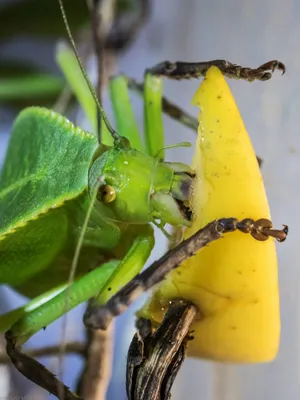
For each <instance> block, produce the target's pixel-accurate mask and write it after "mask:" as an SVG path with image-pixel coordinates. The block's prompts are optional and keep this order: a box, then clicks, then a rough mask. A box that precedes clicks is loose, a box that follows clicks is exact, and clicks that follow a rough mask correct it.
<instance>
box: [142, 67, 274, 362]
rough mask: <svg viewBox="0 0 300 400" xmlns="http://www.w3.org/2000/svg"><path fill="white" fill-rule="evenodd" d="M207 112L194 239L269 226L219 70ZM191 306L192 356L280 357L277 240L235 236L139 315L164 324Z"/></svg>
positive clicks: (202, 90)
mask: <svg viewBox="0 0 300 400" xmlns="http://www.w3.org/2000/svg"><path fill="white" fill-rule="evenodd" d="M193 104H195V105H197V106H199V107H200V109H201V112H200V115H199V129H198V139H197V143H196V151H195V155H194V159H193V168H194V169H195V171H196V173H197V181H196V184H195V187H194V194H193V200H192V207H193V210H194V212H195V214H196V219H195V222H194V223H193V226H192V227H191V228H189V229H187V230H186V231H185V237H189V236H190V235H191V234H193V233H194V232H195V231H197V230H198V229H200V228H201V227H203V226H205V225H206V224H207V223H208V222H211V221H212V220H214V219H218V218H223V217H235V218H238V219H243V218H253V219H259V218H270V211H269V206H268V201H267V198H266V194H265V189H264V185H263V180H262V176H261V173H260V170H259V167H258V163H257V160H256V157H255V153H254V150H253V148H252V145H251V142H250V139H249V136H248V134H247V131H246V129H245V127H244V124H243V121H242V119H241V116H240V114H239V111H238V108H237V106H236V104H235V101H234V98H233V96H232V94H231V92H230V89H229V87H228V85H227V83H226V81H225V79H224V77H223V76H222V74H221V72H220V71H219V70H218V69H217V68H215V67H212V68H211V69H210V70H209V71H208V73H207V75H206V78H205V79H204V81H203V82H202V84H201V86H200V87H199V89H198V91H197V92H196V94H195V97H194V99H193ZM178 298H183V299H187V300H191V301H192V302H193V303H194V304H195V305H196V306H197V307H198V310H199V313H200V316H199V319H198V320H197V321H196V322H195V323H194V324H193V326H192V330H194V332H193V336H194V340H193V341H191V342H190V344H189V347H188V354H189V355H190V356H193V357H202V358H207V359H214V360H219V361H228V362H241V363H242V362H246V363H250V362H266V361H271V360H272V359H274V357H275V356H276V354H277V351H278V346H279V337H280V313H279V294H278V277H277V258H276V250H275V244H274V240H273V239H268V240H267V241H265V242H259V241H257V240H255V239H254V238H252V237H251V236H250V235H248V234H244V233H241V232H234V233H228V234H226V235H225V236H224V238H222V239H220V240H218V241H217V242H214V243H212V244H210V245H209V246H207V247H206V248H204V249H203V250H200V251H199V252H198V253H197V254H196V256H194V257H192V258H190V259H189V260H187V261H186V262H184V263H183V265H181V266H180V268H179V269H177V270H175V271H173V273H171V274H170V275H169V276H168V278H167V279H166V280H165V281H164V282H163V283H162V284H161V285H160V286H159V287H158V288H157V289H156V290H155V292H154V294H153V295H152V298H151V299H150V301H149V302H148V303H147V304H146V305H145V306H144V308H143V309H142V310H141V311H140V312H139V315H140V316H143V317H146V318H150V319H152V321H153V322H154V323H158V322H160V321H161V320H162V317H163V314H164V312H165V310H166V307H167V304H168V301H169V300H171V299H178Z"/></svg>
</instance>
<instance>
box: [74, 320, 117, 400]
mask: <svg viewBox="0 0 300 400" xmlns="http://www.w3.org/2000/svg"><path fill="white" fill-rule="evenodd" d="M113 331H114V325H113V324H111V325H110V327H109V329H107V330H106V331H101V330H97V331H94V330H92V329H87V334H88V340H87V344H86V352H87V354H86V364H85V368H84V371H83V374H82V376H81V378H80V381H79V385H78V386H79V393H80V394H81V396H82V397H83V398H84V399H85V400H105V399H106V393H107V388H108V384H109V381H110V378H111V372H112V359H113V343H114V341H113V337H114V332H113Z"/></svg>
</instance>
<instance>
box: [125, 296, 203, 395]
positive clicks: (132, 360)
mask: <svg viewBox="0 0 300 400" xmlns="http://www.w3.org/2000/svg"><path fill="white" fill-rule="evenodd" d="M196 315H197V309H196V307H195V306H194V305H193V304H191V303H189V302H186V301H179V302H174V303H173V304H171V306H170V307H169V310H168V312H167V313H166V315H165V318H164V320H163V322H162V323H161V325H160V326H159V327H158V328H157V329H156V331H155V332H154V333H153V332H152V329H151V325H150V322H149V321H148V320H144V319H140V320H139V321H138V324H139V331H138V332H137V333H136V334H135V335H134V337H133V340H132V342H131V345H130V348H129V351H128V359H127V373H126V391H127V396H128V400H143V399H147V400H167V399H169V398H170V391H171V387H172V384H173V382H174V379H175V377H176V375H177V373H178V371H179V369H180V367H181V365H182V363H183V361H184V358H185V353H186V347H187V343H188V341H189V340H190V339H191V337H190V336H189V330H190V326H191V324H192V322H193V320H194V319H195V317H196Z"/></svg>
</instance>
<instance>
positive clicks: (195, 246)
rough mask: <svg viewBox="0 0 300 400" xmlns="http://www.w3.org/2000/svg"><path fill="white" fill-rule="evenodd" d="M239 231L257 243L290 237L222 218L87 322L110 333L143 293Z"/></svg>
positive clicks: (267, 226)
mask: <svg viewBox="0 0 300 400" xmlns="http://www.w3.org/2000/svg"><path fill="white" fill-rule="evenodd" d="M236 230H239V231H240V232H243V233H248V234H251V236H252V237H253V238H254V239H255V240H259V241H264V240H267V239H268V238H269V237H274V238H275V239H276V240H277V241H279V242H283V241H284V240H285V239H286V236H287V234H288V227H287V226H286V225H285V226H284V228H283V229H281V230H277V229H273V228H272V222H271V221H269V220H267V219H260V220H257V221H253V220H252V219H250V218H247V219H244V220H242V221H238V220H237V219H236V218H222V219H219V220H217V221H213V222H211V223H209V224H208V225H206V226H205V227H204V228H203V229H200V230H199V231H198V232H196V233H195V234H194V235H193V236H191V237H190V238H188V239H186V240H184V241H183V242H181V243H180V244H178V245H177V246H176V247H174V248H173V249H171V250H170V251H168V252H167V253H166V254H165V255H164V256H163V257H161V258H160V259H159V260H157V261H155V262H154V263H153V264H152V265H151V266H150V267H148V268H147V269H146V270H145V271H143V272H141V273H140V274H138V275H136V276H135V277H134V279H132V280H131V281H130V282H129V283H128V284H127V285H125V286H124V287H123V288H122V289H121V290H120V291H119V292H118V293H116V294H115V295H114V296H112V297H111V298H110V299H109V300H108V302H107V303H106V304H105V305H104V306H102V307H98V308H97V309H94V310H93V316H92V317H91V319H89V321H87V319H86V320H85V322H86V323H87V322H89V323H88V324H89V325H92V327H93V328H94V329H107V327H108V325H109V324H110V322H111V320H112V319H113V318H114V317H116V316H118V315H120V314H122V313H123V312H125V311H126V309H127V308H128V307H129V306H130V305H131V304H132V303H133V301H135V300H136V299H137V298H138V297H139V296H140V295H141V294H142V293H144V292H146V291H147V290H149V289H151V288H152V287H153V286H154V285H156V284H158V283H160V282H162V281H163V279H165V277H166V276H167V275H168V274H169V273H170V272H171V271H172V270H174V269H176V268H178V267H179V266H180V264H181V263H182V262H183V261H184V260H186V259H188V258H189V257H191V256H193V255H194V254H195V252H196V251H197V250H199V249H202V248H204V247H205V246H206V245H208V244H209V243H211V242H213V241H215V240H218V239H220V238H221V237H222V235H223V234H224V233H229V232H234V231H236Z"/></svg>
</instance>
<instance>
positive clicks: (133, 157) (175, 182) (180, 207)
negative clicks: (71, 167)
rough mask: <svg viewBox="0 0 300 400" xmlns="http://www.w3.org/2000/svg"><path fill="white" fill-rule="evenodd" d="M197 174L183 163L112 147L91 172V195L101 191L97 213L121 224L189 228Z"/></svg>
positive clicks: (96, 204)
mask: <svg viewBox="0 0 300 400" xmlns="http://www.w3.org/2000/svg"><path fill="white" fill-rule="evenodd" d="M193 176H194V173H193V171H192V170H191V169H190V167H188V166H186V165H184V164H180V163H166V162H162V161H160V160H159V159H157V158H153V157H150V156H149V155H147V154H144V153H141V152H139V151H137V150H135V149H130V148H127V149H124V148H123V149H122V148H116V147H113V148H111V149H110V150H107V151H105V152H104V153H103V154H102V155H100V156H99V157H98V158H97V159H96V160H95V161H94V163H93V164H92V166H91V169H90V172H89V193H90V195H91V196H92V193H93V192H94V190H95V188H96V187H98V189H96V190H97V196H96V202H95V209H96V210H97V212H98V213H99V214H100V215H101V216H102V217H103V218H105V219H110V220H112V221H116V222H120V223H134V224H146V223H149V222H152V221H155V220H159V221H160V223H161V224H162V225H164V224H166V223H168V224H171V225H173V226H189V225H190V224H191V218H192V213H191V210H190V209H189V207H188V200H189V197H190V191H191V186H192V183H193Z"/></svg>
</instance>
